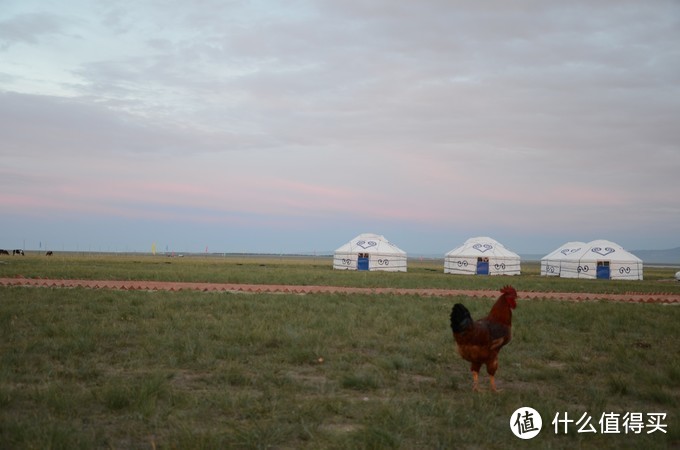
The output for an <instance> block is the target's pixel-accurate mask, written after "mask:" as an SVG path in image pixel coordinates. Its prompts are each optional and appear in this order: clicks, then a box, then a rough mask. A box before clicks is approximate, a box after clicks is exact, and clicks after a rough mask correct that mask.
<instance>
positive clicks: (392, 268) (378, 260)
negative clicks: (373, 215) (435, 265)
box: [333, 233, 407, 272]
mask: <svg viewBox="0 0 680 450" xmlns="http://www.w3.org/2000/svg"><path fill="white" fill-rule="evenodd" d="M333 268H334V269H340V270H371V271H373V270H382V271H386V272H406V268H407V261H406V252H405V251H403V250H401V249H400V248H399V247H397V246H396V245H394V244H393V243H391V242H390V241H388V240H387V239H385V237H384V236H382V235H379V234H372V233H364V234H360V235H359V236H357V237H355V238H354V239H352V240H351V241H349V242H348V243H346V244H345V245H343V246H342V247H340V248H338V249H337V250H336V251H335V254H334V255H333Z"/></svg>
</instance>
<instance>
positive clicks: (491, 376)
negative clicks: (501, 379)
mask: <svg viewBox="0 0 680 450" xmlns="http://www.w3.org/2000/svg"><path fill="white" fill-rule="evenodd" d="M489 380H491V390H492V391H494V392H498V390H497V389H496V377H494V376H493V375H489Z"/></svg>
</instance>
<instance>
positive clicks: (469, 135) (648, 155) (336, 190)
mask: <svg viewBox="0 0 680 450" xmlns="http://www.w3.org/2000/svg"><path fill="white" fill-rule="evenodd" d="M0 208H1V212H0V214H1V217H2V220H1V221H0V248H20V247H23V246H25V247H26V248H27V249H43V250H44V249H53V250H93V251H95V250H96V251H99V250H102V251H108V250H112V251H150V249H151V245H152V243H154V242H155V243H156V245H157V248H158V250H162V251H165V250H166V249H167V250H170V251H183V252H194V251H197V252H202V251H205V249H206V247H207V248H208V251H210V252H241V251H248V252H250V251H252V252H311V251H328V250H333V249H335V248H337V247H340V246H341V245H342V244H344V243H345V242H347V241H349V240H350V239H351V238H352V237H354V236H355V235H357V234H359V233H363V232H372V233H378V234H383V235H385V237H386V238H387V239H389V240H390V241H392V242H393V243H395V244H396V245H398V246H399V247H400V248H402V249H403V250H405V251H407V252H409V253H412V254H425V253H434V254H442V255H443V254H444V253H445V252H447V251H449V250H451V249H452V248H454V247H457V246H458V245H460V244H462V243H463V241H465V240H466V239H467V238H469V237H473V236H490V237H492V238H494V239H496V240H498V241H500V242H501V243H503V244H504V245H505V246H506V247H508V248H510V249H511V250H513V251H516V252H518V253H548V252H550V251H552V250H554V249H555V248H557V247H558V246H559V245H561V244H563V243H564V242H567V241H576V240H578V241H589V240H593V239H608V240H612V241H615V242H617V243H618V244H620V245H622V246H623V247H624V248H626V249H629V250H633V249H667V248H673V247H678V246H680V2H678V1H675V0H669V1H663V0H647V1H639V0H631V1H625V0H617V1H613V0H612V1H604V0H603V1H595V2H593V1H591V0H584V1H554V2H550V1H507V0H497V1H486V2H481V1H451V0H441V1H439V0H425V1H418V2H415V1H411V0H384V1H383V0H381V1H365V0H318V1H311V0H310V1H294V0H291V1H267V0H258V1H241V0H195V1H191V2H187V1H175V0H130V1H126V0H122V1H114V2H111V1H104V0H100V1H94V0H93V1H86V0H82V1H78V0H65V1H60V2H52V1H44V0H0Z"/></svg>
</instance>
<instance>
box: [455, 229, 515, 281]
mask: <svg viewBox="0 0 680 450" xmlns="http://www.w3.org/2000/svg"><path fill="white" fill-rule="evenodd" d="M520 272H521V263H520V257H519V255H518V254H517V253H514V252H512V251H510V250H508V249H507V248H505V247H504V246H503V244H501V243H500V242H498V241H496V240H494V239H491V238H490V237H475V238H470V239H468V240H467V241H465V243H464V244H463V245H461V246H460V247H456V248H454V249H453V250H451V251H450V252H448V253H447V254H446V255H445V256H444V273H452V274H458V275H519V274H520Z"/></svg>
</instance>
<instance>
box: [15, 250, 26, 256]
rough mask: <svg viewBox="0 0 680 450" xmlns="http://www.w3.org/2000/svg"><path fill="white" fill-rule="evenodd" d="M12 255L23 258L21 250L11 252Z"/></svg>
mask: <svg viewBox="0 0 680 450" xmlns="http://www.w3.org/2000/svg"><path fill="white" fill-rule="evenodd" d="M12 255H21V256H24V251H23V250H21V249H16V250H12Z"/></svg>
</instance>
